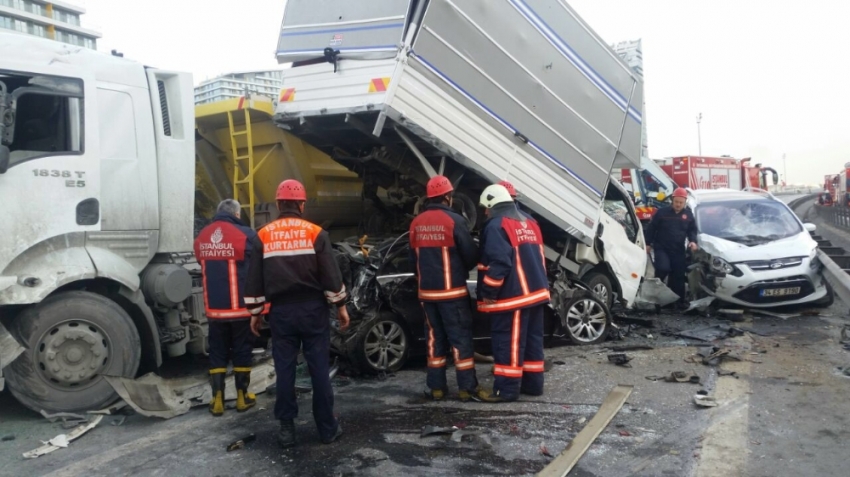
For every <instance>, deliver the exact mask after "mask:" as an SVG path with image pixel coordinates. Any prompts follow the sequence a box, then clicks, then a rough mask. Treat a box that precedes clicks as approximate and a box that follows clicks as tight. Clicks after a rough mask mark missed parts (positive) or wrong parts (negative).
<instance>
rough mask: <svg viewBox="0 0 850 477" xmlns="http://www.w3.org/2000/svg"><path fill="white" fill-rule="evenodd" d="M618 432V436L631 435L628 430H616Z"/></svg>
mask: <svg viewBox="0 0 850 477" xmlns="http://www.w3.org/2000/svg"><path fill="white" fill-rule="evenodd" d="M618 434H620V436H622V437H631V436H632V434H631V433H630V432H629V431H620V432H618Z"/></svg>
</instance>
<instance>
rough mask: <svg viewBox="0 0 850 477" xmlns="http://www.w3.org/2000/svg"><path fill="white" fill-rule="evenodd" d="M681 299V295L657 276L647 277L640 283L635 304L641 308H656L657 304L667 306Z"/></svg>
mask: <svg viewBox="0 0 850 477" xmlns="http://www.w3.org/2000/svg"><path fill="white" fill-rule="evenodd" d="M678 300H679V295H677V294H675V293H673V290H671V289H670V288H668V287H667V285H665V284H664V282H662V281H661V280H659V279H657V278H646V279H644V281H643V283H641V285H640V290H639V291H638V294H637V296H636V297H635V306H636V307H637V308H639V309H655V306H656V305H659V306H667V305H669V304H671V303H674V302H676V301H678Z"/></svg>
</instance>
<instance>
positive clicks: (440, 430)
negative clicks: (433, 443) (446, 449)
mask: <svg viewBox="0 0 850 477" xmlns="http://www.w3.org/2000/svg"><path fill="white" fill-rule="evenodd" d="M457 430H458V428H457V427H456V426H452V427H437V426H425V427H423V428H422V432H420V433H419V437H428V436H435V435H441V434H442V435H448V434H452V433H454V432H455V431H457Z"/></svg>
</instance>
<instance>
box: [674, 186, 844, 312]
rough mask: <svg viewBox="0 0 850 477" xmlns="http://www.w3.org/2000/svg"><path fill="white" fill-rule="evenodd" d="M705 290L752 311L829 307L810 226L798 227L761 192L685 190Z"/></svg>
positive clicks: (827, 288) (788, 211)
mask: <svg viewBox="0 0 850 477" xmlns="http://www.w3.org/2000/svg"><path fill="white" fill-rule="evenodd" d="M688 194H689V199H688V205H689V206H690V207H691V210H693V211H694V216H695V217H696V221H697V228H698V230H699V235H698V239H697V242H698V244H699V247H700V249H701V251H703V252H705V253H706V254H708V255H705V254H701V253H697V255H696V257H699V260H700V261H701V262H703V267H701V271H702V273H703V274H704V275H703V276H702V277H701V280H700V282H701V284H702V287H703V289H704V291H705V292H707V293H709V294H710V295H712V296H714V297H716V298H717V299H719V300H722V301H724V302H728V303H732V304H736V305H742V306H746V307H753V308H766V307H774V306H783V305H794V304H801V303H813V304H815V305H819V306H829V305H831V304H832V301H833V292H832V288H831V287H830V286H829V284H828V283H827V282H826V280H825V279H824V278H823V275H822V274H821V269H822V265H821V263H820V261H819V260H818V259H817V247H818V244H817V242H815V240H814V239H812V237H811V234H810V232H814V230H815V225H814V224H803V223H802V222H801V221H800V219H799V218H797V215H795V214H794V213H793V212H792V211H791V209H789V208H788V206H787V205H785V204H784V203H783V202H781V201H779V200H777V199H776V198H775V197H773V196H772V195H770V194H769V193H767V192H764V191H735V190H731V189H716V190H689V191H688Z"/></svg>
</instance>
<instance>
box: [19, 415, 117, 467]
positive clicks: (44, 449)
mask: <svg viewBox="0 0 850 477" xmlns="http://www.w3.org/2000/svg"><path fill="white" fill-rule="evenodd" d="M101 419H103V416H94V417H93V418H92V420H91V421H90V422H89V423H88V424H86V425H84V426H80V427H77V428H76V429H74V430H73V431H71V432H70V433H68V434H67V435H66V434H59V435H58V436H56V437H54V438H53V439H50V440H49V441H47V442H42V444H44V445H43V446H41V447H39V448H38V449H33V450H31V451H29V452H24V454H23V455H24V459H35V458H37V457H41V456H43V455H46V454H50V453H51V452H54V451H57V450H59V449H61V448H63V447H68V444H69V443H70V442H72V441H74V440H75V439H77V438H79V437H80V436H82V435H83V434H85V433H86V432H88V431H90V430H92V429H94V428H95V426H97V425H98V424H99V423H100V421H101Z"/></svg>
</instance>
